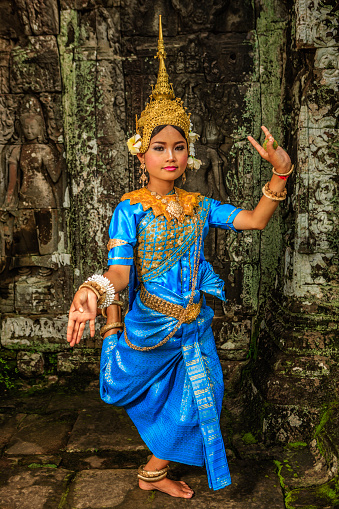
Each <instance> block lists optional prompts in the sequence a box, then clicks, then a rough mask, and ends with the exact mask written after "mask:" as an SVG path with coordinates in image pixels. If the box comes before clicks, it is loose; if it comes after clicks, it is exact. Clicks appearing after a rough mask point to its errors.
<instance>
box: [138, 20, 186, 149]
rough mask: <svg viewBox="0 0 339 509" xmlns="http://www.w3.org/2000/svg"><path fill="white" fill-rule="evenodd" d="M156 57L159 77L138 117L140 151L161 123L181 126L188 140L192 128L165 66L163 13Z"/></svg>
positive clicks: (146, 145)
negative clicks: (140, 139)
mask: <svg viewBox="0 0 339 509" xmlns="http://www.w3.org/2000/svg"><path fill="white" fill-rule="evenodd" d="M154 58H158V59H159V71H158V78H157V82H156V85H155V87H154V88H153V90H152V93H151V95H150V101H149V103H148V104H147V105H146V108H145V109H144V111H143V112H142V113H141V115H140V117H139V119H138V118H136V129H137V134H139V135H140V136H141V138H142V145H141V147H140V152H141V153H145V152H146V150H147V149H148V147H149V143H150V139H151V135H152V132H153V130H154V128H155V127H157V126H159V125H174V126H177V127H181V129H182V130H183V131H184V133H185V137H186V139H187V140H188V133H189V129H190V120H189V117H190V114H189V113H187V112H186V108H184V106H183V102H182V100H181V99H180V98H178V97H177V98H175V94H174V91H173V85H172V83H169V78H168V74H167V71H166V66H165V59H166V51H165V45H164V39H163V35H162V23H161V15H159V39H158V51H157V54H156V55H155V57H154Z"/></svg>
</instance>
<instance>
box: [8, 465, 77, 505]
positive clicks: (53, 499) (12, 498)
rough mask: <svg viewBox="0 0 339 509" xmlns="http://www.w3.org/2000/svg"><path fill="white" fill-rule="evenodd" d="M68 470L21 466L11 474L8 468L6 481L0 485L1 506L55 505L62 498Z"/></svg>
mask: <svg viewBox="0 0 339 509" xmlns="http://www.w3.org/2000/svg"><path fill="white" fill-rule="evenodd" d="M69 473H70V471H69V470H65V469H63V468H60V469H54V468H39V469H35V470H32V471H27V469H26V468H23V469H22V470H20V471H19V472H16V473H15V474H14V475H13V471H12V469H9V472H8V476H6V477H7V483H6V484H5V485H4V486H2V487H1V492H0V497H1V502H2V505H3V507H8V508H9V507H20V508H21V509H31V508H32V507H34V509H44V508H45V507H57V506H58V504H59V502H60V500H62V495H63V490H64V483H65V480H66V477H67V476H68V475H69Z"/></svg>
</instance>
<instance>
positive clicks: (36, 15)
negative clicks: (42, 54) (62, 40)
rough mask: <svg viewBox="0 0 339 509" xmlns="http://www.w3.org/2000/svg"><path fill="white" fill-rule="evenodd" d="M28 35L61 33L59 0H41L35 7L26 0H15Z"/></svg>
mask: <svg viewBox="0 0 339 509" xmlns="http://www.w3.org/2000/svg"><path fill="white" fill-rule="evenodd" d="M15 3H16V8H17V10H18V13H19V16H20V19H21V21H22V24H23V26H24V30H25V34H26V35H46V34H58V33H59V9H58V2H57V0H39V1H36V2H35V4H34V9H32V8H31V7H30V5H29V2H27V1H26V0H15Z"/></svg>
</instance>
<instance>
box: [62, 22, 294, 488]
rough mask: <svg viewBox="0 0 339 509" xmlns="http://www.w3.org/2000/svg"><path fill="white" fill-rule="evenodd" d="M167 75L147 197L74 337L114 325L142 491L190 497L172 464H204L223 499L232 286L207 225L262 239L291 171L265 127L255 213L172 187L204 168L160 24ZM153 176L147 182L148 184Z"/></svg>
mask: <svg viewBox="0 0 339 509" xmlns="http://www.w3.org/2000/svg"><path fill="white" fill-rule="evenodd" d="M157 56H158V58H159V74H158V79H157V84H156V85H155V87H154V89H153V91H152V94H151V97H150V101H149V103H148V104H147V106H146V108H145V110H144V111H143V112H142V113H141V115H140V117H139V119H137V134H136V135H135V136H133V137H132V138H131V139H130V140H128V146H129V149H130V151H131V152H132V153H133V154H135V155H136V156H137V157H138V159H139V161H140V168H141V178H140V180H141V183H142V184H143V185H144V187H142V188H141V189H138V190H136V191H132V192H130V193H127V194H125V195H124V196H123V197H122V199H121V202H120V203H119V205H118V206H117V207H116V209H115V211H114V214H113V217H112V221H111V224H110V227H109V236H110V240H109V243H108V249H109V256H108V265H109V269H108V271H107V272H106V273H105V274H104V275H103V276H102V275H94V276H92V277H90V278H89V279H88V280H87V281H86V282H85V283H83V284H82V285H81V287H80V289H79V290H78V292H77V293H76V294H75V297H74V300H73V303H72V305H71V309H70V314H69V324H68V330H67V339H68V341H69V342H70V345H71V346H74V345H76V344H78V343H79V342H80V340H81V336H82V333H83V331H84V327H85V323H86V321H87V320H89V323H90V331H91V335H92V336H93V335H94V319H95V317H96V315H97V312H98V310H99V312H100V310H103V313H104V315H105V316H107V325H105V326H104V327H102V329H101V333H102V335H103V337H104V342H103V347H102V355H101V370H100V392H101V397H102V399H103V400H104V401H106V402H107V403H110V404H113V405H118V406H123V407H124V408H125V409H126V411H127V413H128V414H129V416H130V417H131V419H132V421H133V422H134V424H135V425H136V427H137V429H138V431H139V433H140V435H141V437H142V439H143V440H144V442H145V443H146V445H147V446H148V448H149V449H150V451H151V452H152V453H153V454H152V456H151V458H150V459H149V460H148V462H147V463H146V465H142V466H141V467H140V468H139V470H138V479H139V486H140V488H141V489H143V490H154V489H157V490H160V491H163V492H165V493H168V494H169V495H171V496H174V497H182V498H191V497H192V495H193V490H192V489H191V488H190V487H189V486H188V485H187V484H186V483H184V482H183V481H173V480H171V479H169V478H168V477H167V471H168V464H169V462H170V461H176V462H181V463H186V464H189V465H198V466H202V465H205V466H206V469H207V475H208V482H209V486H210V487H211V488H213V489H214V490H218V489H220V488H224V487H225V486H227V485H229V484H230V483H231V478H230V473H229V468H228V464H227V459H226V453H225V447H224V443H223V439H222V436H221V431H220V425H219V417H220V412H221V405H222V397H223V390H224V384H223V376H222V370H221V366H220V362H219V359H218V356H217V352H216V347H215V343H214V338H213V334H212V329H211V322H212V318H213V311H212V309H211V308H209V307H208V306H207V305H206V302H205V297H204V295H203V292H206V293H209V294H212V295H214V296H217V297H219V298H220V299H222V300H225V293H224V281H222V280H221V279H220V278H219V277H218V276H217V275H216V274H215V273H214V271H213V268H212V266H211V265H210V264H209V263H208V262H207V261H206V260H205V259H204V254H203V253H204V251H203V244H204V239H205V237H206V235H207V233H208V229H209V227H210V226H211V227H219V228H224V229H231V230H234V231H241V230H253V229H259V230H261V229H263V228H264V227H265V226H266V225H267V223H268V221H269V219H270V218H271V216H272V214H273V212H274V210H275V209H276V208H277V206H278V203H279V201H281V200H282V199H284V198H285V197H286V189H285V185H286V178H287V176H288V175H289V174H290V173H291V172H292V167H291V161H290V158H289V156H288V155H287V154H286V152H285V151H284V150H283V149H282V148H281V147H277V148H276V149H275V148H274V147H273V145H274V139H273V137H272V136H271V134H270V132H269V131H268V130H267V129H266V127H264V126H263V127H262V129H263V131H264V133H265V135H266V141H265V144H264V145H265V148H263V147H261V146H260V145H259V144H258V143H257V142H256V141H255V140H254V139H253V138H252V137H248V139H249V141H250V142H251V143H252V145H253V146H254V147H255V148H256V150H257V151H258V152H259V154H260V155H261V156H262V157H263V158H264V159H266V160H267V161H269V162H270V163H271V164H272V166H273V176H272V179H271V181H270V182H269V183H267V184H266V185H265V186H264V187H263V195H264V196H263V197H262V198H261V199H260V201H259V203H258V205H257V206H256V207H255V209H254V210H242V209H239V208H236V207H234V206H233V205H230V204H221V203H220V202H218V201H215V200H213V199H211V198H206V197H203V196H201V195H200V194H199V193H189V192H186V191H184V190H182V189H178V188H176V187H174V181H175V179H177V178H178V177H180V176H182V175H183V174H184V172H185V170H186V168H187V167H188V168H190V167H195V168H197V167H198V166H199V165H200V161H199V160H197V159H196V158H195V154H194V141H195V140H196V139H197V135H196V134H195V133H194V132H192V126H191V125H190V119H189V114H188V113H187V112H186V109H185V108H184V107H183V105H182V101H181V100H180V99H178V98H175V96H174V92H173V88H172V86H171V85H170V84H169V81H168V75H167V72H166V68H165V58H166V53H165V50H164V43H163V37H162V29H161V17H160V26H159V42H158V53H157ZM146 171H147V173H148V177H147V174H146ZM127 285H129V311H128V313H127V314H126V316H125V323H124V324H123V323H122V322H121V314H120V309H121V302H120V301H119V300H118V299H119V296H118V294H119V292H121V291H122V290H123V289H124V288H126V286H127Z"/></svg>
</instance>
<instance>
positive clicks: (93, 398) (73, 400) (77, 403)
mask: <svg viewBox="0 0 339 509" xmlns="http://www.w3.org/2000/svg"><path fill="white" fill-rule="evenodd" d="M104 406H107V404H106V403H104V402H103V401H102V399H101V398H100V393H99V389H94V390H90V391H86V392H81V393H79V394H67V393H66V394H63V393H60V394H54V395H53V397H52V398H51V399H50V400H49V402H48V405H47V407H46V411H47V412H55V411H58V410H60V408H62V409H63V410H64V411H65V410H71V411H76V412H79V411H82V410H83V409H84V408H91V409H96V408H97V409H100V408H103V407H104Z"/></svg>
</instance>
